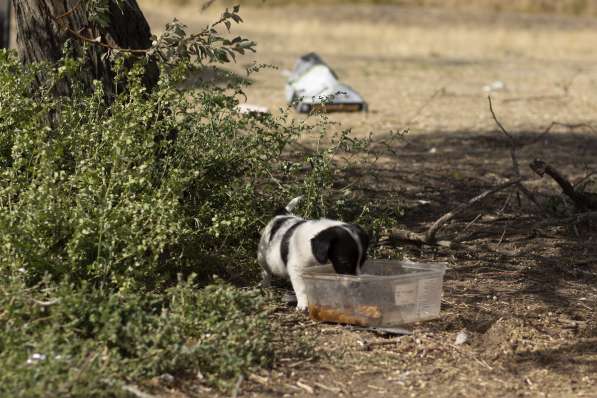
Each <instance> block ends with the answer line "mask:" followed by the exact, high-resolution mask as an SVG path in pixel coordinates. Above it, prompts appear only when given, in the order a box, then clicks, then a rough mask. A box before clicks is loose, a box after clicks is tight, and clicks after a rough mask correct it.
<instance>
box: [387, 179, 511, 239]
mask: <svg viewBox="0 0 597 398" xmlns="http://www.w3.org/2000/svg"><path fill="white" fill-rule="evenodd" d="M521 181H522V179H520V178H517V179H515V180H512V181H508V182H505V183H503V184H501V185H498V186H496V187H495V188H492V189H489V190H487V191H484V192H482V193H480V194H479V195H477V196H475V197H474V198H472V199H471V200H469V201H468V202H466V203H463V204H462V205H460V206H458V207H457V208H455V209H454V210H452V211H450V212H448V213H446V214H444V215H443V216H441V217H440V218H438V219H437V220H436V221H435V222H434V223H433V224H432V225H431V226H430V227H429V229H428V230H427V231H426V232H425V233H417V232H412V231H408V230H403V229H397V228H394V229H392V230H391V231H390V234H389V240H390V241H408V242H412V243H417V244H425V245H435V246H442V247H448V248H450V247H453V246H454V243H452V242H450V241H438V240H437V238H436V237H437V233H438V232H439V231H440V229H441V228H442V227H443V226H444V225H445V224H446V223H447V222H448V221H450V220H452V219H453V218H454V217H456V216H457V215H458V214H460V213H462V212H463V211H465V210H467V209H469V208H471V207H473V205H474V204H476V203H477V202H480V201H482V200H483V199H485V198H486V197H488V196H490V195H493V194H494V193H496V192H499V191H502V190H504V189H506V188H509V187H511V186H513V185H517V184H520V182H521Z"/></svg>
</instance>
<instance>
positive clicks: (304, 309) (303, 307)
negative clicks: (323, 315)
mask: <svg viewBox="0 0 597 398" xmlns="http://www.w3.org/2000/svg"><path fill="white" fill-rule="evenodd" d="M294 310H295V311H296V312H301V313H303V314H306V313H307V312H308V310H307V304H297V305H296V308H295V309H294Z"/></svg>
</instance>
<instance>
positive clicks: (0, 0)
mask: <svg viewBox="0 0 597 398" xmlns="http://www.w3.org/2000/svg"><path fill="white" fill-rule="evenodd" d="M10 11H11V7H10V0H0V48H8V47H10Z"/></svg>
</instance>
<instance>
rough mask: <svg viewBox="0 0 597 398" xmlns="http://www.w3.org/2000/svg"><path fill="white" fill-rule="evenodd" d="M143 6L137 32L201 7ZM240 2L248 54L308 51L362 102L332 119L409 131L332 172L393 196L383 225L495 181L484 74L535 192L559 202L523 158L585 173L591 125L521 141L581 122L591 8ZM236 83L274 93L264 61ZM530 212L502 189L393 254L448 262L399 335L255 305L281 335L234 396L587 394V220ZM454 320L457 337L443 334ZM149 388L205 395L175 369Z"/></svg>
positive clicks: (591, 154)
mask: <svg viewBox="0 0 597 398" xmlns="http://www.w3.org/2000/svg"><path fill="white" fill-rule="evenodd" d="M145 11H146V15H147V16H148V17H149V19H150V21H151V23H152V25H153V26H154V29H155V30H159V26H162V25H163V24H164V23H165V22H166V21H167V20H169V19H171V18H172V17H173V16H176V17H178V18H179V19H181V20H182V21H183V22H185V23H187V24H188V25H190V26H191V29H193V28H198V27H200V26H202V25H203V24H206V23H208V22H209V21H211V20H213V17H214V12H215V10H213V9H212V10H209V11H208V13H199V12H198V11H197V9H196V8H185V9H175V8H168V7H161V8H160V7H158V6H156V5H152V6H149V5H147V6H146V7H145ZM241 15H243V18H244V19H245V24H244V25H242V26H241V27H240V28H239V29H235V33H237V32H240V33H242V34H244V35H247V36H248V37H250V38H251V39H254V40H256V41H257V42H258V43H259V47H258V49H259V51H258V54H257V56H256V57H254V59H256V60H257V61H258V62H263V63H271V64H275V65H277V66H279V67H280V68H282V69H284V68H287V69H290V68H292V66H293V64H294V62H295V59H296V58H297V57H298V56H300V55H302V54H303V53H306V52H309V51H317V52H318V53H319V54H320V55H322V56H323V57H324V59H325V60H326V61H327V62H329V64H330V65H332V66H333V67H334V68H335V69H336V71H337V73H338V74H339V76H340V77H341V78H342V79H343V80H344V81H346V82H348V83H349V84H350V85H352V86H353V87H354V88H355V89H357V90H358V91H359V92H361V93H362V94H363V96H364V97H365V98H366V99H367V100H368V102H369V106H370V112H369V113H364V114H333V115H331V118H332V120H333V121H338V122H341V123H342V125H343V126H344V127H351V128H352V129H353V132H354V133H355V134H357V135H360V136H365V135H367V134H369V133H370V132H372V133H374V134H375V136H376V137H378V138H376V139H378V140H381V139H383V137H386V136H387V135H388V134H389V133H390V132H391V131H400V130H403V129H409V130H410V132H409V134H407V136H406V137H405V138H404V139H402V140H399V141H398V142H397V143H395V144H394V145H393V147H392V150H393V152H392V153H386V154H385V155H384V157H383V158H382V159H381V160H380V161H379V162H377V163H376V164H375V166H371V167H370V168H368V169H366V170H363V169H359V168H356V169H354V170H351V171H350V173H352V174H351V175H350V176H347V177H349V178H355V177H356V176H362V177H364V178H366V185H365V186H363V188H366V189H363V191H362V192H363V193H364V194H366V195H369V196H370V197H371V199H372V200H380V201H386V202H391V201H395V202H396V206H400V207H401V208H402V209H403V211H404V213H403V215H399V213H397V217H399V222H400V223H401V224H403V225H405V226H406V227H408V228H411V229H412V230H416V231H423V230H424V229H425V228H426V227H427V226H428V225H429V224H430V222H432V221H433V220H435V219H436V218H437V217H439V216H440V215H441V214H443V213H444V212H446V211H448V210H449V209H451V208H454V207H456V206H457V205H458V204H460V203H462V202H463V201H465V200H467V199H469V198H471V197H473V196H475V195H476V194H478V193H479V192H481V191H482V190H484V189H487V188H489V187H492V186H495V185H496V184H498V183H501V182H503V181H505V180H506V179H507V178H510V177H512V176H513V172H512V167H511V161H510V155H509V144H508V141H506V140H505V139H504V137H503V135H501V133H500V132H499V131H498V130H497V129H496V126H495V123H494V121H493V120H492V118H491V115H490V113H489V110H488V106H487V98H486V96H487V92H485V91H484V90H483V87H484V86H485V85H488V84H490V83H492V82H494V81H497V80H499V81H502V82H503V83H504V84H505V89H503V90H499V91H495V92H492V93H491V95H492V97H493V99H494V107H495V109H496V112H497V114H498V116H499V118H500V119H501V121H502V122H503V123H504V125H505V126H506V128H507V129H509V130H510V131H511V132H512V133H513V134H514V135H516V136H517V137H519V138H520V139H522V140H523V141H524V142H525V143H528V145H526V146H524V147H523V148H521V149H520V150H519V151H518V158H519V161H520V164H521V173H522V175H523V176H524V177H526V178H528V179H529V180H528V182H527V183H526V185H527V187H528V188H529V189H531V190H533V191H535V192H538V197H539V198H540V199H541V200H542V201H550V203H552V204H554V206H560V207H563V205H562V203H563V202H562V200H561V197H560V195H559V190H558V189H557V187H556V186H555V184H554V183H552V182H551V181H549V180H548V179H547V178H543V179H540V178H538V177H537V176H535V175H534V174H533V173H532V171H531V170H530V169H529V168H528V167H527V165H528V163H529V162H530V161H531V160H532V159H534V158H536V157H540V158H542V159H544V160H546V161H548V162H549V163H551V164H552V165H554V166H555V167H557V168H558V169H560V170H561V171H562V172H563V173H564V174H565V175H567V176H568V177H569V178H570V179H571V180H572V181H575V182H576V181H579V180H580V179H582V178H583V177H584V176H586V175H587V174H588V173H590V171H591V170H595V169H596V168H597V133H596V132H595V131H594V130H592V129H591V128H588V127H580V128H574V129H570V128H563V127H558V128H556V129H554V130H553V131H552V132H551V133H550V134H548V135H546V136H544V137H542V138H541V139H540V140H539V141H536V142H535V139H536V138H537V137H539V136H540V134H541V133H542V132H543V131H544V129H545V128H546V126H547V125H549V124H550V123H551V122H552V121H559V122H565V123H581V122H582V123H588V124H591V123H595V120H596V119H597V67H596V66H595V65H596V61H597V53H596V52H595V51H594V48H595V43H597V29H596V28H597V21H596V20H594V19H588V18H580V17H579V18H569V17H561V16H546V15H535V16H529V15H518V14H492V13H484V12H455V11H450V10H446V9H443V10H440V9H418V8H401V7H395V6H309V7H298V6H289V7H278V8H261V9H247V10H244V11H242V10H241ZM250 60H251V59H249V60H247V61H246V62H249V61H250ZM243 62H244V61H243ZM236 70H240V67H238V68H237V69H236ZM254 79H255V82H254V85H253V86H252V87H250V88H249V90H248V91H247V96H248V102H250V103H255V104H259V105H265V106H268V107H270V109H277V108H279V107H284V106H285V103H284V97H283V87H284V81H285V78H284V76H282V74H281V73H280V71H279V70H267V69H266V70H264V71H263V72H261V73H259V74H258V75H256V76H255V77H254ZM298 117H302V116H298ZM345 177H346V176H345ZM593 189H595V185H593ZM542 220H543V216H541V215H538V214H537V212H536V211H535V208H533V207H532V206H531V205H530V204H529V203H527V201H526V199H525V198H524V197H523V198H521V200H520V202H519V201H518V200H517V197H516V195H514V194H513V193H512V191H504V192H501V193H499V194H497V195H494V196H492V197H491V198H490V199H488V200H486V201H485V202H483V204H481V205H478V206H477V207H475V209H473V210H471V211H468V212H466V213H465V214H463V215H461V216H459V217H457V219H456V220H455V221H454V222H452V223H450V224H449V225H448V226H447V227H446V228H445V229H444V230H443V231H442V237H445V238H449V239H454V238H455V237H456V236H460V238H461V240H462V241H463V243H462V247H460V248H458V249H438V248H432V247H422V248H417V247H410V246H405V247H404V248H403V253H404V255H406V256H407V257H409V258H411V259H414V260H430V261H439V260H441V261H447V262H448V263H449V269H448V271H447V273H446V277H445V284H444V298H443V301H442V315H441V318H440V319H438V320H434V321H429V322H426V323H421V324H417V325H414V334H413V335H412V336H405V337H399V338H397V337H390V338H388V337H382V336H377V335H375V334H372V333H369V332H362V331H355V330H351V329H349V328H345V327H341V326H334V325H327V324H320V323H316V322H314V321H310V320H308V319H307V318H306V317H305V316H303V315H300V314H295V313H294V312H293V311H292V310H290V309H288V308H286V307H285V306H282V305H281V306H279V307H275V308H273V310H272V311H273V314H272V320H273V324H275V325H279V327H282V328H283V330H285V333H287V336H288V338H287V339H284V341H280V342H277V343H276V344H277V346H278V349H279V356H278V358H277V359H276V366H275V368H274V369H273V370H272V371H270V372H265V371H264V372H262V373H260V374H257V375H251V376H250V377H248V378H247V379H246V380H244V381H242V382H241V383H240V384H239V389H238V391H237V393H238V394H239V395H240V396H256V397H273V396H309V395H315V396H329V397H332V396H371V397H377V396H379V397H382V396H412V397H416V396H435V397H479V396H484V397H502V396H532V397H543V396H549V397H581V396H583V397H597V315H596V312H595V309H596V308H597V244H596V240H597V234H596V233H595V226H594V225H593V226H590V225H583V224H580V225H576V226H573V225H568V224H562V223H557V222H556V223H553V224H550V225H544V224H542V223H541V221H542ZM384 250H388V249H384ZM377 254H378V255H384V254H387V253H386V252H384V251H383V250H381V249H380V250H379V251H378V253H377ZM463 330H464V331H466V333H467V334H468V335H469V340H468V342H467V343H465V344H463V345H456V344H455V338H456V336H457V334H458V333H459V332H460V331H463ZM299 337H300V338H304V339H307V340H309V341H311V342H315V346H316V350H315V351H316V352H315V353H316V358H311V357H306V358H305V357H302V356H300V355H298V354H297V353H296V350H295V349H293V347H296V346H297V343H295V341H297V339H299ZM299 346H300V345H299ZM162 393H163V394H164V395H165V396H210V395H212V394H214V392H213V391H211V390H209V389H207V388H205V387H202V386H201V385H200V384H199V383H197V382H193V381H189V382H186V383H184V384H182V385H180V386H178V388H176V389H172V390H168V391H167V390H163V391H162Z"/></svg>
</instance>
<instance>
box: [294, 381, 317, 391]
mask: <svg viewBox="0 0 597 398" xmlns="http://www.w3.org/2000/svg"><path fill="white" fill-rule="evenodd" d="M296 385H297V386H299V387H300V388H302V389H303V390H305V391H306V392H308V393H309V394H313V393H314V392H315V391H314V390H313V387H311V386H310V385H308V384H305V383H303V382H302V381H300V380H299V381H297V382H296Z"/></svg>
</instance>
